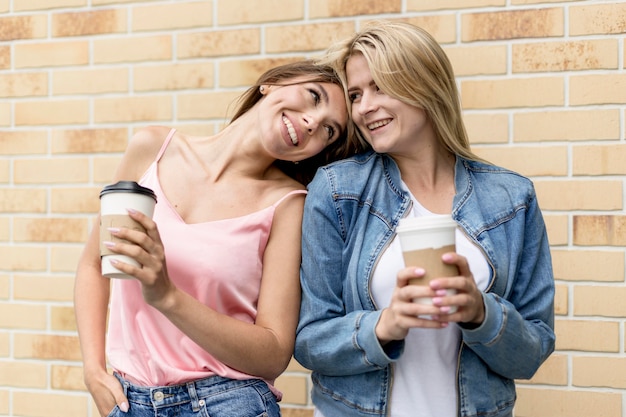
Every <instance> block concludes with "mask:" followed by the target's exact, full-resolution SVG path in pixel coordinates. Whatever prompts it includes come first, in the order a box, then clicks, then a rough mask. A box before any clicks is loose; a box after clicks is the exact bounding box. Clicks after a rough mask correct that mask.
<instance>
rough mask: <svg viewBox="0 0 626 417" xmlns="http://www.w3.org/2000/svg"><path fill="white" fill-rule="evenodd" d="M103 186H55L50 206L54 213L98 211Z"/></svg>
mask: <svg viewBox="0 0 626 417" xmlns="http://www.w3.org/2000/svg"><path fill="white" fill-rule="evenodd" d="M100 190H101V187H89V188H86V187H85V188H53V189H52V194H51V197H50V208H51V211H52V212H53V213H77V214H80V213H97V212H98V210H99V209H100V200H99V196H100Z"/></svg>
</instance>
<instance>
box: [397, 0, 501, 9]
mask: <svg viewBox="0 0 626 417" xmlns="http://www.w3.org/2000/svg"><path fill="white" fill-rule="evenodd" d="M505 4H506V1H505V0H406V8H407V11H412V12H423V11H427V10H446V9H468V8H470V7H485V6H504V5H505Z"/></svg>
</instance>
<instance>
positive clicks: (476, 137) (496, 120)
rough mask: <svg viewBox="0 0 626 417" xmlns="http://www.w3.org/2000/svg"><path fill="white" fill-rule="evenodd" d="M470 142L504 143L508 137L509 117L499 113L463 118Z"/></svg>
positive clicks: (466, 115)
mask: <svg viewBox="0 0 626 417" xmlns="http://www.w3.org/2000/svg"><path fill="white" fill-rule="evenodd" d="M463 120H464V123H465V128H466V129H467V135H468V136H469V138H470V142H471V143H472V144H473V145H475V144H481V143H506V142H507V141H508V137H509V117H508V116H507V115H506V114H501V113H470V114H465V115H464V116H463Z"/></svg>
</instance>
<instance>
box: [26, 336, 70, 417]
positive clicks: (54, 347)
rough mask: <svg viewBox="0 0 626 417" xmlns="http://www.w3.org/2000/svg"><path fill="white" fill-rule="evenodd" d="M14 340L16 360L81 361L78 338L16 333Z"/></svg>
mask: <svg viewBox="0 0 626 417" xmlns="http://www.w3.org/2000/svg"><path fill="white" fill-rule="evenodd" d="M14 339H15V340H14V345H15V351H14V354H15V358H16V359H51V360H66V361H78V360H80V359H81V354H80V345H79V343H78V336H56V335H49V334H33V333H16V334H15V336H14ZM76 415H78V414H76Z"/></svg>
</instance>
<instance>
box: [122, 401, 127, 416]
mask: <svg viewBox="0 0 626 417" xmlns="http://www.w3.org/2000/svg"><path fill="white" fill-rule="evenodd" d="M120 410H122V411H123V412H124V413H128V403H127V402H123V403H122V404H120Z"/></svg>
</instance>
